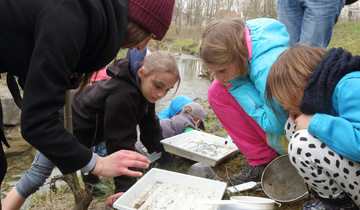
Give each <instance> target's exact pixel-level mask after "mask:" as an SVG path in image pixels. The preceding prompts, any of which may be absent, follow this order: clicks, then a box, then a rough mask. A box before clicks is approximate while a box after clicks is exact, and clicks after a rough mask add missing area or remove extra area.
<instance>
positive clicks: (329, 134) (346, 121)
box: [308, 74, 360, 162]
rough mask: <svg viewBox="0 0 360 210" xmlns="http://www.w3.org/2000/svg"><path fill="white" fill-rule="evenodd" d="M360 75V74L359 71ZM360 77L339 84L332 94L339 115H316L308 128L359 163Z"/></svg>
mask: <svg viewBox="0 0 360 210" xmlns="http://www.w3.org/2000/svg"><path fill="white" fill-rule="evenodd" d="M359 75H360V74H359ZM359 84H360V78H356V79H354V78H352V79H347V80H345V81H343V80H342V82H340V83H338V85H337V87H336V88H335V91H334V94H333V108H334V110H335V111H334V112H338V116H332V115H327V114H315V115H314V117H313V118H312V120H311V122H310V124H309V128H308V131H309V133H310V134H312V135H314V136H315V137H317V138H318V139H319V140H321V141H322V142H324V143H325V144H326V145H327V146H328V147H330V148H331V149H332V150H334V151H335V152H336V153H338V154H340V155H342V156H344V157H347V158H349V159H352V160H355V161H357V162H360V131H359V129H360V97H359V93H360V85H359Z"/></svg>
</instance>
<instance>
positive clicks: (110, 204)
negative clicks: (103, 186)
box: [106, 192, 124, 208]
mask: <svg viewBox="0 0 360 210" xmlns="http://www.w3.org/2000/svg"><path fill="white" fill-rule="evenodd" d="M123 194H124V192H119V193H116V194H115V195H110V196H109V197H108V198H107V199H106V205H107V206H108V207H111V208H112V207H113V204H114V202H115V200H116V199H118V198H119V197H120V196H122V195H123Z"/></svg>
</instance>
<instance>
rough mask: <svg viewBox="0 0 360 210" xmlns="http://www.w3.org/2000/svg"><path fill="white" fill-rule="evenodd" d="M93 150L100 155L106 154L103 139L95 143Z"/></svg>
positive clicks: (104, 155)
mask: <svg viewBox="0 0 360 210" xmlns="http://www.w3.org/2000/svg"><path fill="white" fill-rule="evenodd" d="M93 152H95V153H97V154H98V155H99V156H100V157H106V156H108V153H107V150H106V144H105V141H103V142H101V143H99V144H98V145H95V146H94V147H93Z"/></svg>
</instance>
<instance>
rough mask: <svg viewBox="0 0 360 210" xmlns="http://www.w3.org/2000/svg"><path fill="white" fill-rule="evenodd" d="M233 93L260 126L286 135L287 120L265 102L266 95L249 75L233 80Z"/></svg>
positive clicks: (231, 91) (231, 90)
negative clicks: (276, 113) (257, 87)
mask: <svg viewBox="0 0 360 210" xmlns="http://www.w3.org/2000/svg"><path fill="white" fill-rule="evenodd" d="M231 85H232V87H231V88H230V89H229V92H230V93H231V95H232V96H233V97H234V98H235V99H236V101H237V102H238V103H239V105H240V106H241V107H242V108H243V109H244V111H245V112H246V113H247V114H248V115H249V116H250V117H251V118H253V119H254V120H255V121H256V122H257V123H258V124H259V125H260V127H261V128H262V129H263V130H264V131H266V132H270V133H274V134H277V135H284V129H283V127H284V125H285V122H286V120H284V119H283V118H279V117H277V116H276V115H275V113H274V112H273V111H272V109H271V108H270V107H268V106H267V105H266V104H265V102H264V97H263V96H262V95H261V93H260V92H259V91H258V90H257V89H256V88H255V85H254V83H252V82H251V80H250V79H249V77H248V76H246V77H243V78H236V79H233V80H231Z"/></svg>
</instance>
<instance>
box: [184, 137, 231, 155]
mask: <svg viewBox="0 0 360 210" xmlns="http://www.w3.org/2000/svg"><path fill="white" fill-rule="evenodd" d="M178 146H179V147H181V148H183V149H184V150H188V151H192V152H196V153H200V154H203V155H206V156H210V157H213V158H219V157H223V156H225V155H226V154H228V153H229V152H231V151H233V148H231V147H226V145H223V144H215V143H213V142H211V143H210V142H205V141H204V140H202V139H197V138H194V139H190V140H189V141H185V142H183V143H182V144H180V145H178Z"/></svg>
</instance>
